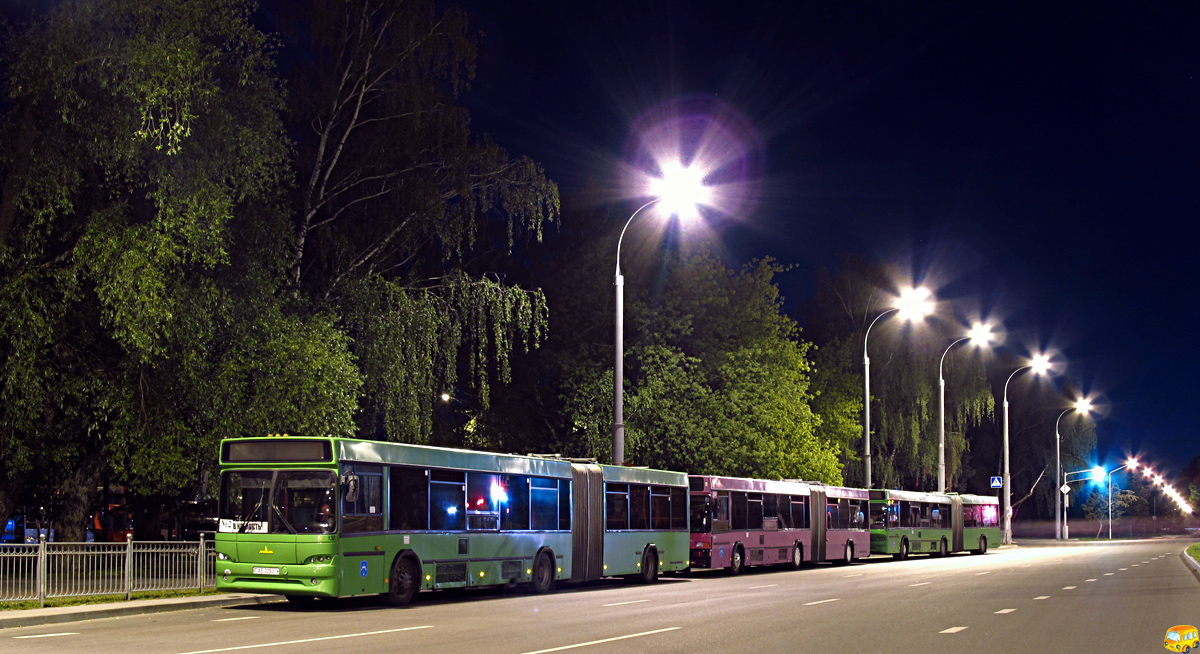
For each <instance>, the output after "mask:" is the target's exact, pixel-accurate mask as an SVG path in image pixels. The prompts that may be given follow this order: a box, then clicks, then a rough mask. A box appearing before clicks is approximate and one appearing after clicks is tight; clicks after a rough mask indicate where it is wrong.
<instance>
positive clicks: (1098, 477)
mask: <svg viewBox="0 0 1200 654" xmlns="http://www.w3.org/2000/svg"><path fill="white" fill-rule="evenodd" d="M1107 474H1108V473H1107V472H1105V471H1104V468H1101V467H1100V466H1096V467H1095V468H1092V481H1104V475H1107Z"/></svg>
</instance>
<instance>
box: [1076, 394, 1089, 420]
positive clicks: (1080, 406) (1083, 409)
mask: <svg viewBox="0 0 1200 654" xmlns="http://www.w3.org/2000/svg"><path fill="white" fill-rule="evenodd" d="M1075 410H1076V411H1078V412H1079V413H1082V414H1083V415H1085V416H1086V415H1087V414H1088V413H1090V412H1091V410H1092V403H1091V402H1089V401H1088V399H1087V398H1083V399H1081V400H1079V401H1078V402H1076V403H1075Z"/></svg>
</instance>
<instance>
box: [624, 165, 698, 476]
mask: <svg viewBox="0 0 1200 654" xmlns="http://www.w3.org/2000/svg"><path fill="white" fill-rule="evenodd" d="M663 168H664V169H663V176H662V177H661V178H659V179H657V180H655V181H653V182H652V183H651V185H650V192H651V194H652V195H654V196H655V197H654V198H653V199H652V200H650V201H649V202H647V203H646V204H643V205H642V206H640V207H638V209H637V211H634V212H633V215H631V216H630V217H629V220H627V221H625V226H624V227H623V228H621V236H620V237H619V238H618V239H617V271H616V276H615V278H614V281H613V285H614V286H616V294H617V301H616V311H615V313H616V317H615V322H616V325H615V326H616V333H615V335H614V348H613V349H614V350H616V360H615V361H614V364H613V427H612V450H613V465H618V466H619V465H624V464H625V418H624V411H623V410H624V406H623V405H624V390H623V387H624V383H625V379H624V372H625V342H624V331H625V316H624V314H625V292H624V288H625V278H624V277H623V276H621V242H622V241H624V240H625V230H627V229H629V223H632V222H633V219H634V218H636V217H637V215H638V214H639V213H641V212H642V210H643V209H645V208H646V207H649V206H650V205H652V204H656V203H658V204H660V205H661V206H662V208H663V209H664V210H665V211H666V215H667V216H672V215H674V216H679V217H680V218H681V219H689V218H692V217H695V216H696V214H697V210H696V208H697V206H698V205H700V204H706V203H708V202H709V201H710V200H711V195H712V192H711V189H709V188H708V187H706V186H704V171H703V170H701V169H698V168H696V167H688V166H684V165H682V164H671V165H667V166H664V167H663Z"/></svg>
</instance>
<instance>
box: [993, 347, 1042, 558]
mask: <svg viewBox="0 0 1200 654" xmlns="http://www.w3.org/2000/svg"><path fill="white" fill-rule="evenodd" d="M1026 368H1029V369H1032V370H1033V374H1034V375H1042V374H1044V373H1046V372H1047V371H1049V370H1050V357H1048V356H1046V355H1045V354H1038V355H1035V356H1034V357H1033V359H1032V360H1030V362H1029V363H1027V364H1025V365H1023V366H1021V367H1019V368H1017V369H1016V370H1014V371H1012V374H1011V375H1009V376H1008V381H1006V382H1004V494H1003V495H1002V496H1001V498H1000V499H1002V500H1004V501H1003V502H1002V504H1001V507H1000V508H1001V510H1002V511H1003V512H1004V533H1003V534H1001V540H1002V541H1003V542H1004V544H1005V545H1011V544H1012V478H1011V477H1010V476H1009V473H1008V382H1010V381H1012V378H1013V377H1015V376H1016V375H1017V373H1018V372H1021V371H1022V370H1025V369H1026Z"/></svg>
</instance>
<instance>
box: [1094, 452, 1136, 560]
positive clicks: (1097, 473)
mask: <svg viewBox="0 0 1200 654" xmlns="http://www.w3.org/2000/svg"><path fill="white" fill-rule="evenodd" d="M1137 467H1138V460H1137V459H1135V458H1133V457H1130V458H1129V459H1126V461H1125V465H1123V466H1120V467H1118V468H1113V469H1112V470H1109V471H1108V472H1105V471H1104V468H1102V467H1100V466H1096V467H1095V468H1092V479H1095V480H1096V482H1097V483H1099V482H1101V481H1104V476H1105V475H1108V539H1109V540H1112V476H1113V473H1114V472H1117V471H1118V470H1124V469H1125V468H1129V469H1130V470H1137Z"/></svg>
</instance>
